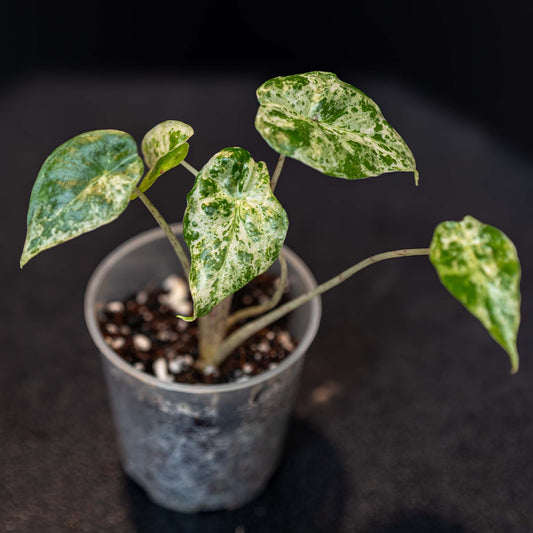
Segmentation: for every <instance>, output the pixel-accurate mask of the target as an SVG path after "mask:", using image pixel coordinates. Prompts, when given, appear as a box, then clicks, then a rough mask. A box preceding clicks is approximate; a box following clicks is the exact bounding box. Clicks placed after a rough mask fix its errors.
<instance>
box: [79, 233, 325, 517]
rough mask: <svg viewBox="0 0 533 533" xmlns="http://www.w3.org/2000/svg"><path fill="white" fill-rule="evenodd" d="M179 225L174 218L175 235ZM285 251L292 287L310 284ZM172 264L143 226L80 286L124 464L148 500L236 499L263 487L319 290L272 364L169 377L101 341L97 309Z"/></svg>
mask: <svg viewBox="0 0 533 533" xmlns="http://www.w3.org/2000/svg"><path fill="white" fill-rule="evenodd" d="M181 229H182V228H181V224H175V225H174V226H173V231H175V232H176V234H177V235H181ZM284 254H285V257H286V259H287V263H288V267H289V283H290V290H291V296H292V297H295V296H298V295H299V294H302V293H303V292H307V291H308V290H310V289H312V288H313V287H315V285H316V282H315V280H314V278H313V276H312V275H311V273H310V272H309V270H308V269H307V267H306V266H305V265H304V263H303V262H302V261H301V260H300V259H299V258H298V257H297V256H296V255H295V254H294V253H293V252H291V251H290V250H288V249H287V248H284ZM275 268H277V262H276V264H275V266H273V267H272V270H273V271H274V269H275ZM172 273H181V272H180V267H179V263H178V261H177V259H176V257H175V255H174V252H173V250H172V248H171V246H170V244H169V243H168V241H167V239H166V237H165V236H164V234H163V232H162V231H161V230H160V229H155V230H151V231H147V232H144V233H141V234H140V235H138V236H137V237H134V238H132V239H130V240H129V241H127V242H126V243H124V244H123V245H122V246H120V247H119V248H117V249H116V250H115V251H114V252H112V253H111V254H110V255H108V256H107V257H106V258H105V259H104V260H103V261H102V263H100V265H99V266H98V268H97V269H96V271H95V273H94V274H93V276H92V278H91V280H90V282H89V285H88V288H87V292H86V295H85V317H86V321H87V325H88V328H89V332H90V334H91V336H92V338H93V340H94V342H95V343H96V345H97V347H98V348H99V350H100V353H101V355H102V361H103V367H104V374H105V377H106V381H107V385H108V390H109V393H110V397H111V408H112V412H113V418H114V421H115V425H116V430H117V435H118V443H119V449H120V456H121V460H122V464H123V466H124V469H125V471H126V473H127V474H128V475H129V476H130V477H131V478H133V479H134V480H135V481H136V482H137V483H138V484H139V485H141V486H142V487H143V488H144V489H145V490H146V492H147V493H148V495H149V497H150V498H151V499H152V500H153V501H154V502H156V503H158V504H160V505H162V506H163V507H166V508H168V509H172V510H176V511H181V512H196V511H211V510H217V509H235V508H237V507H240V506H242V505H244V504H245V503H247V502H249V501H250V500H252V499H253V498H254V497H256V496H257V495H258V494H259V493H260V492H261V491H262V489H263V488H264V487H265V485H266V483H267V481H268V480H269V478H270V477H271V475H272V473H273V472H274V470H275V468H276V466H277V464H278V462H279V459H280V456H281V451H282V444H283V441H284V436H285V433H286V429H287V424H288V420H289V415H290V412H291V408H292V404H293V400H294V397H295V394H296V391H297V387H298V382H299V376H300V371H301V368H302V363H303V359H304V355H305V352H306V350H307V348H308V347H309V345H310V344H311V342H312V341H313V339H314V337H315V335H316V332H317V330H318V326H319V322H320V314H321V304H320V299H319V298H315V299H314V300H312V301H311V302H309V303H307V304H305V305H303V306H302V307H300V308H299V309H297V310H296V311H294V312H293V313H291V315H290V316H289V317H288V328H289V330H290V331H291V334H292V335H293V337H294V338H295V339H297V340H298V341H299V344H298V346H297V348H296V349H295V350H294V352H293V353H292V354H291V355H290V356H289V357H288V358H287V359H285V360H284V361H283V362H282V363H281V364H279V366H277V367H276V368H275V369H273V370H269V371H267V372H264V373H262V374H260V375H258V376H254V377H252V378H250V379H249V380H248V381H245V382H239V383H228V384H221V385H189V384H181V383H166V382H162V381H160V380H158V379H156V378H155V377H153V376H151V375H149V374H146V373H144V372H141V371H138V370H136V369H135V368H133V366H131V365H130V364H128V363H127V362H126V361H124V360H123V359H122V358H121V357H119V356H118V355H117V354H116V353H115V352H114V351H113V350H112V349H111V348H110V347H109V346H108V345H107V344H106V342H105V341H104V339H103V336H102V334H101V333H100V329H99V327H98V323H97V309H98V307H99V306H100V307H101V305H102V304H104V303H106V302H107V301H110V300H116V299H122V298H124V297H126V296H128V295H130V294H132V293H134V292H136V291H138V290H140V289H141V288H143V287H145V286H146V285H147V284H148V283H150V282H159V281H162V280H163V279H164V278H165V277H166V276H168V275H169V274H172Z"/></svg>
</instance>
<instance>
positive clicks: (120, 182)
mask: <svg viewBox="0 0 533 533" xmlns="http://www.w3.org/2000/svg"><path fill="white" fill-rule="evenodd" d="M143 166H144V165H143V162H142V160H141V158H140V157H139V155H138V154H137V146H136V144H135V141H134V140H133V138H132V137H131V136H130V135H128V134H127V133H124V132H122V131H115V130H99V131H91V132H88V133H82V134H81V135H78V136H77V137H74V138H73V139H70V140H69V141H67V142H66V143H64V144H62V145H61V146H59V148H56V149H55V150H54V151H53V152H52V154H51V155H50V156H49V157H48V159H47V160H46V161H45V162H44V165H43V166H42V168H41V170H40V172H39V175H38V176H37V180H36V181H35V185H34V186H33V190H32V193H31V198H30V206H29V210H28V231H27V234H26V242H25V243H24V250H23V252H22V257H21V259H20V266H21V267H22V266H24V264H25V263H27V262H28V261H29V260H30V259H31V258H32V257H34V256H35V255H37V254H38V253H39V252H42V251H43V250H46V249H47V248H51V247H52V246H55V245H57V244H60V243H62V242H65V241H67V240H69V239H72V238H74V237H77V236H78V235H81V234H82V233H86V232H88V231H91V230H93V229H95V228H97V227H99V226H102V225H104V224H107V223H108V222H111V221H112V220H114V219H115V218H117V217H118V216H119V215H120V213H122V211H124V209H126V206H127V205H128V202H129V199H130V195H131V192H132V190H133V189H134V187H135V185H136V184H137V182H138V181H139V179H140V178H141V176H142V173H143Z"/></svg>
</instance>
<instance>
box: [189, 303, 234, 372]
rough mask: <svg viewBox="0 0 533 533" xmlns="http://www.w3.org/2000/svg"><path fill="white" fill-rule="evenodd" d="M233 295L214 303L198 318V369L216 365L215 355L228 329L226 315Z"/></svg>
mask: <svg viewBox="0 0 533 533" xmlns="http://www.w3.org/2000/svg"><path fill="white" fill-rule="evenodd" d="M232 300H233V296H228V297H227V298H226V299H224V300H222V301H221V302H220V303H219V304H217V305H215V307H213V309H211V311H209V313H208V314H207V315H205V316H203V317H201V318H199V319H198V328H199V332H198V363H197V366H198V368H200V369H205V368H207V367H209V366H216V365H217V363H216V362H215V360H216V355H217V353H218V350H219V349H220V345H221V343H222V341H223V340H224V337H225V336H226V332H227V331H228V315H229V312H230V308H231V301H232Z"/></svg>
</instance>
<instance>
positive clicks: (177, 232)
mask: <svg viewBox="0 0 533 533" xmlns="http://www.w3.org/2000/svg"><path fill="white" fill-rule="evenodd" d="M257 96H258V100H259V104H260V107H259V110H258V113H257V117H256V128H257V130H258V131H259V133H260V134H261V135H262V136H263V138H264V139H265V140H266V142H267V143H268V144H269V145H270V146H271V147H272V148H273V149H274V150H276V151H277V152H278V153H279V154H280V157H279V161H278V164H277V166H276V168H275V170H274V172H273V174H272V176H270V174H269V171H268V169H267V167H266V164H265V163H263V162H255V161H254V160H253V159H252V157H251V155H250V154H249V153H248V152H247V151H246V150H244V149H242V148H235V147H232V148H226V149H224V150H221V151H220V152H218V153H216V154H215V155H214V156H213V157H212V158H211V159H210V160H209V161H208V162H207V163H206V164H205V165H204V166H203V167H202V168H201V169H200V171H197V170H196V169H194V168H193V167H192V166H191V165H190V164H189V163H188V162H187V161H186V160H185V158H186V156H187V153H188V148H189V145H188V140H189V139H190V138H191V136H192V135H193V133H194V132H193V129H192V128H191V127H190V126H188V125H186V124H184V123H182V122H179V121H173V120H172V121H166V122H163V123H161V124H158V125H157V126H155V127H154V128H153V129H152V130H150V131H149V132H148V133H147V134H146V136H145V137H144V139H143V141H142V153H143V155H144V160H145V162H146V165H147V167H148V170H147V172H146V173H144V164H143V162H142V160H141V158H140V157H139V155H138V152H137V146H136V144H135V141H134V140H133V139H132V137H131V136H129V135H128V134H127V133H124V132H120V131H115V130H100V131H93V132H89V133H84V134H81V135H78V136H76V137H74V138H73V139H71V140H69V141H67V142H66V143H64V144H62V145H61V146H60V147H59V148H57V149H56V150H55V151H54V152H53V153H52V154H51V155H50V156H49V158H48V159H47V160H46V161H45V163H44V165H43V167H42V168H41V171H40V172H39V175H38V177H37V180H36V182H35V185H34V188H33V190H32V194H31V198H30V206H29V211H28V232H27V236H26V242H25V245H24V250H23V253H22V257H21V266H23V265H24V264H25V263H26V262H27V261H29V259H31V258H32V257H34V256H35V255H37V254H38V253H40V252H41V251H43V250H45V249H47V248H50V247H53V246H55V245H57V244H59V243H62V242H65V241H67V240H69V239H72V238H74V237H76V236H78V235H81V234H83V233H85V232H88V231H91V230H93V229H95V228H97V227H99V226H101V225H104V224H107V223H109V222H111V221H112V220H114V219H115V218H117V217H118V216H119V215H120V214H121V213H122V212H123V211H124V210H125V209H126V207H127V205H128V204H129V202H131V201H134V200H135V199H137V198H138V199H139V200H140V201H142V202H143V204H144V205H145V206H146V207H147V208H148V209H149V211H150V212H151V213H152V215H153V216H154V218H155V219H156V221H157V222H158V224H159V226H160V229H156V230H152V231H149V232H146V233H144V234H141V235H140V236H138V237H135V238H133V239H131V240H130V241H128V242H126V243H125V244H124V245H122V246H121V247H119V248H118V249H117V250H116V251H114V252H112V253H111V254H110V255H109V256H108V257H107V258H106V259H104V261H103V262H102V263H101V264H100V266H99V267H98V269H97V270H96V272H95V273H94V275H93V277H92V278H91V281H90V283H89V286H88V289H87V292H86V300H85V312H86V319H87V323H88V327H89V331H90V333H91V335H92V337H93V339H94V340H95V342H96V344H97V346H98V348H99V349H100V352H101V354H102V356H103V357H102V361H103V364H104V371H105V376H106V379H107V382H108V386H109V391H110V395H111V404H112V408H113V414H114V418H115V422H116V426H117V433H118V440H119V445H120V450H121V459H122V463H123V465H124V468H125V470H126V472H127V473H128V474H129V475H130V476H131V477H132V478H134V479H135V480H137V482H138V483H139V484H140V485H141V486H143V487H144V488H145V489H146V490H147V492H148V494H149V495H150V497H151V498H152V499H153V500H154V501H156V502H159V503H160V504H162V505H164V506H165V507H168V508H171V509H176V510H180V511H189V512H191V511H198V510H213V509H221V508H234V507H237V506H240V505H243V504H244V503H246V502H247V501H249V500H250V499H252V498H253V497H254V496H255V495H257V493H258V492H259V491H261V490H262V488H263V487H264V485H265V484H266V482H267V481H268V479H269V477H270V475H271V474H272V472H273V470H274V468H275V466H276V464H277V462H278V459H279V456H280V451H281V443H282V440H283V435H284V433H285V429H286V425H287V421H288V416H289V413H290V407H291V403H292V399H293V397H294V394H295V391H296V388H297V383H298V377H299V373H300V370H301V366H302V362H303V356H304V354H305V351H306V350H307V348H308V346H309V345H310V343H311V342H312V340H313V338H314V336H315V334H316V331H317V329H318V323H319V319H320V301H319V295H320V294H322V293H323V292H325V291H327V290H329V289H331V288H333V287H335V286H337V285H339V284H340V283H342V282H344V281H345V280H347V279H348V278H349V277H351V276H352V275H354V274H355V273H357V272H358V271H360V270H362V269H363V268H366V267H367V266H370V265H372V264H374V263H376V262H379V261H383V260H385V259H391V258H397V257H406V256H414V255H426V256H429V258H430V261H431V263H432V264H433V265H434V267H435V269H436V272H437V274H438V276H439V278H440V280H441V281H442V283H443V284H444V286H445V287H446V288H447V289H448V290H449V292H450V293H451V294H452V295H453V296H454V297H456V298H457V299H458V300H459V301H460V302H461V303H462V304H463V305H464V306H465V307H466V308H467V309H468V310H469V311H470V312H471V313H472V314H473V315H474V316H475V317H477V318H478V319H479V321H480V322H481V323H482V324H483V326H484V327H485V328H486V329H487V331H488V332H489V334H490V335H491V336H492V337H493V338H494V340H496V342H497V343H498V344H500V345H501V346H502V347H503V348H504V350H505V351H506V352H507V353H508V354H509V357H510V359H511V367H512V372H516V371H517V369H518V352H517V348H516V337H517V332H518V326H519V321H520V293H519V282H520V265H519V261H518V257H517V253H516V250H515V247H514V245H513V244H512V242H511V241H510V240H509V238H508V237H506V236H505V235H504V234H503V233H502V232H501V231H500V230H498V229H496V228H494V227H492V226H488V225H486V224H483V223H481V222H480V221H478V220H476V219H475V218H473V217H470V216H466V217H465V218H464V219H463V220H462V221H458V222H454V221H448V222H443V223H441V224H439V225H438V226H437V228H436V229H435V232H434V235H433V238H432V241H431V243H430V245H429V247H427V248H418V249H399V250H394V251H390V252H384V253H379V254H377V255H374V256H372V257H369V258H367V259H365V260H363V261H360V262H358V263H356V264H355V265H353V266H351V267H350V268H348V269H347V270H344V271H343V272H341V273H340V274H338V275H337V276H335V277H333V278H332V279H330V280H328V281H326V282H324V283H322V284H320V285H316V283H315V281H314V279H313V277H312V275H311V274H310V273H309V271H308V270H307V268H306V267H305V265H304V264H303V263H302V262H301V261H300V260H299V259H298V257H297V256H296V255H295V254H294V253H293V252H291V251H290V250H288V249H286V248H285V247H283V242H284V240H285V235H286V232H287V228H288V220H287V215H286V213H285V211H284V209H283V207H282V206H281V204H280V202H279V201H278V199H277V198H276V196H275V194H274V193H275V188H276V184H277V181H278V179H279V177H280V173H281V171H282V167H283V163H284V160H285V157H287V156H288V157H293V158H295V159H297V160H299V161H301V162H303V163H304V164H306V165H309V166H311V167H313V168H315V169H317V170H319V171H321V172H323V173H324V174H326V175H328V176H333V177H339V178H345V179H350V180H352V179H363V178H368V177H372V176H378V175H381V174H384V173H387V172H394V171H401V172H413V173H414V176H415V182H416V183H418V172H417V170H416V163H415V159H414V157H413V155H412V153H411V151H410V149H409V148H408V146H407V144H406V143H405V142H404V141H403V139H402V138H401V137H400V136H399V134H398V133H397V132H396V131H395V130H394V129H393V128H392V127H391V126H390V125H389V124H388V122H387V121H386V120H385V119H384V117H383V115H382V113H381V111H380V109H379V108H378V106H377V105H376V104H375V103H374V102H373V101H372V100H371V99H370V98H368V97H367V96H366V95H365V94H363V93H362V92H361V91H359V90H358V89H356V88H355V87H353V86H351V85H349V84H347V83H344V82H342V81H340V80H339V79H338V78H337V77H336V76H335V75H334V74H331V73H327V72H310V73H306V74H301V75H295V76H287V77H279V78H274V79H272V80H269V81H267V82H266V83H264V84H263V85H262V86H261V87H260V88H259V89H258V91H257ZM178 165H182V166H184V167H185V168H186V169H187V170H189V171H190V172H191V173H192V174H193V175H194V176H195V182H194V186H193V188H192V189H191V191H190V192H189V194H188V196H187V208H186V211H185V214H184V217H183V226H181V225H179V224H178V225H174V226H169V225H168V224H167V223H166V221H165V220H164V219H163V218H162V216H161V215H160V214H159V212H158V211H157V209H156V208H155V207H154V205H153V204H152V203H151V202H150V200H149V199H148V198H147V196H146V194H145V193H146V191H147V190H148V189H149V188H150V187H151V186H152V185H153V184H154V183H155V181H156V180H157V179H158V178H159V177H160V176H161V175H162V174H163V173H165V172H166V171H168V170H169V169H171V168H174V167H176V166H178ZM168 242H170V245H171V246H169V244H168ZM184 244H186V246H187V248H188V250H189V254H187V253H186V251H185V246H184ZM176 258H177V261H176ZM269 269H270V272H272V273H273V274H274V275H270V278H268V277H266V278H265V277H264V273H265V272H267V271H268V270H269ZM180 276H181V277H180ZM260 276H263V277H260ZM184 278H186V279H187V280H188V284H184V281H183V279H184ZM273 279H275V281H274V282H272V280H273ZM150 283H152V285H151V286H150V285H149V284H150ZM250 284H255V285H252V289H248V290H249V293H247V294H245V295H244V296H242V290H247V289H246V288H247V287H248V288H249V287H250ZM265 284H267V285H268V284H269V285H268V289H265V288H264V286H265ZM287 288H289V292H290V295H288V294H287ZM187 289H188V290H189V291H190V296H191V299H192V301H189V300H188V299H187V297H188V294H187ZM250 291H251V292H250ZM237 301H238V303H239V304H240V306H239V305H238V306H236V305H235V303H236V302H237ZM191 304H192V305H191ZM232 306H233V307H232ZM165 313H166V314H165ZM169 313H170V315H169ZM169 316H170V318H169ZM176 316H177V318H175V319H174V317H176ZM283 318H286V320H287V321H286V322H285V323H284V324H281V325H280V323H278V322H277V321H278V320H280V319H283Z"/></svg>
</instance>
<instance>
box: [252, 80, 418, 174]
mask: <svg viewBox="0 0 533 533" xmlns="http://www.w3.org/2000/svg"><path fill="white" fill-rule="evenodd" d="M257 98H258V100H259V103H260V107H259V110H258V112H257V117H256V121H255V127H256V128H257V130H258V131H259V133H260V134H261V135H262V136H263V138H264V139H265V141H266V142H267V143H268V144H269V145H270V146H271V147H272V148H273V149H274V150H276V151H277V152H279V153H280V154H284V155H286V156H290V157H293V158H295V159H298V160H299V161H301V162H302V163H305V164H306V165H309V166H311V167H313V168H315V169H316V170H319V171H320V172H323V173H324V174H326V175H328V176H335V177H339V178H347V179H361V178H368V177H371V176H379V175H380V174H384V173H385V172H393V171H405V172H414V173H415V181H416V182H417V183H418V172H417V170H416V163H415V159H414V157H413V154H412V153H411V150H409V147H408V146H407V144H405V142H404V141H403V139H402V138H401V137H400V135H399V134H398V133H397V132H396V131H395V130H394V129H393V128H392V127H391V126H390V125H389V123H388V122H387V121H386V120H385V118H384V117H383V115H382V113H381V111H380V109H379V107H378V106H377V105H376V104H375V103H374V102H373V101H372V100H371V99H370V98H369V97H368V96H366V95H365V94H364V93H363V92H361V91H360V90H359V89H356V88H355V87H353V86H352V85H349V84H348V83H344V82H342V81H340V80H339V79H338V78H337V76H336V75H335V74H332V73H330V72H308V73H306V74H299V75H295V76H286V77H279V78H273V79H271V80H269V81H267V82H266V83H264V84H263V85H261V87H259V89H258V90H257Z"/></svg>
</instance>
